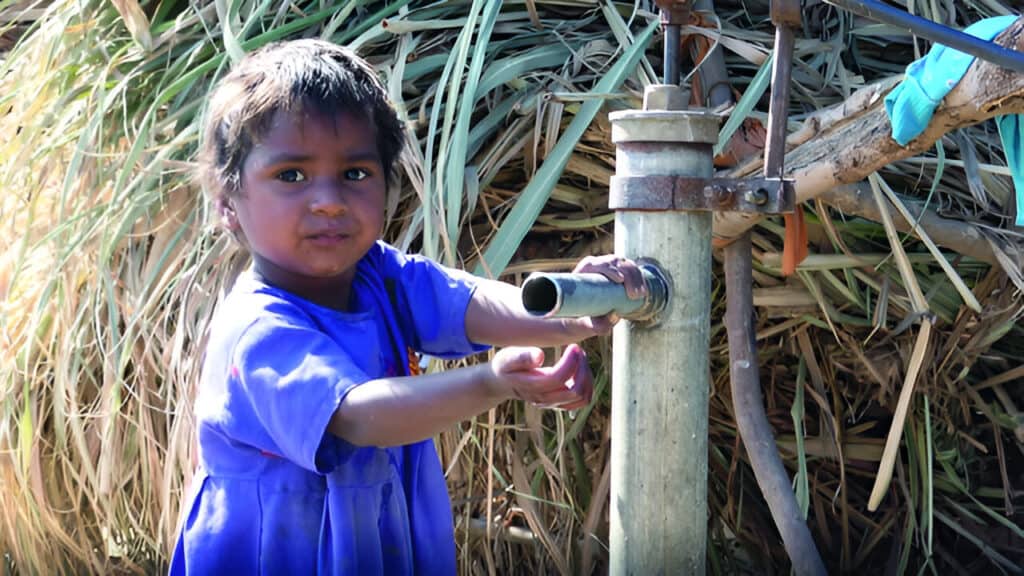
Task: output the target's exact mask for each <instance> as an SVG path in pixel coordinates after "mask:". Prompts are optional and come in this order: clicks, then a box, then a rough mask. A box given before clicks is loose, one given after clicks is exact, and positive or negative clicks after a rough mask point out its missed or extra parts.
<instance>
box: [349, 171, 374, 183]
mask: <svg viewBox="0 0 1024 576" xmlns="http://www.w3.org/2000/svg"><path fill="white" fill-rule="evenodd" d="M369 177H370V173H369V172H367V171H366V170H364V169H362V168H352V169H350V170H346V171H345V179H346V180H356V181H359V180H364V179H366V178H369Z"/></svg>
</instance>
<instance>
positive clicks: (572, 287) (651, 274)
mask: <svg viewBox="0 0 1024 576" xmlns="http://www.w3.org/2000/svg"><path fill="white" fill-rule="evenodd" d="M640 271H641V272H642V273H643V278H644V284H646V286H647V296H646V297H644V298H642V299H641V298H638V299H636V300H632V299H630V298H629V297H628V296H627V295H626V289H625V287H623V285H622V284H619V283H617V282H612V281H611V280H609V279H608V278H606V277H604V276H603V275H601V274H590V273H583V274H547V273H542V272H535V273H533V274H530V276H528V277H527V278H526V281H525V282H524V283H523V288H522V298H523V307H524V308H526V311H527V312H529V313H530V314H533V315H534V316H542V317H544V318H580V317H584V316H604V315H605V314H610V313H613V312H614V313H615V314H616V315H618V316H619V317H621V318H626V319H628V320H632V321H634V322H652V321H654V320H655V319H656V318H657V315H658V313H659V312H661V311H662V310H663V309H664V308H665V305H666V304H667V303H668V298H669V283H668V279H667V277H666V276H665V274H664V273H663V272H662V271H661V269H660V268H659V267H658V266H656V265H655V264H652V263H641V264H640Z"/></svg>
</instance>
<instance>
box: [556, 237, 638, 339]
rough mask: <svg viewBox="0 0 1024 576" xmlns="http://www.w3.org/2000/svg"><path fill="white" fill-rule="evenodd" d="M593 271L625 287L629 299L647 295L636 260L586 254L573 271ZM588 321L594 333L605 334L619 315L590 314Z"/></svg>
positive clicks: (609, 255)
mask: <svg viewBox="0 0 1024 576" xmlns="http://www.w3.org/2000/svg"><path fill="white" fill-rule="evenodd" d="M584 272H586V273H594V274H601V275H603V276H604V277H605V278H608V279H609V280H611V281H612V282H618V283H619V284H622V285H623V286H624V287H625V288H626V296H627V297H629V299H630V300H639V299H642V298H645V297H646V296H647V284H645V283H644V278H643V273H642V272H641V271H640V267H639V266H638V265H637V263H636V262H634V261H632V260H630V259H629V258H624V257H622V256H615V255H614V254H606V255H604V256H587V257H586V258H584V259H582V260H580V262H579V263H578V264H576V268H574V269H573V273H577V274H579V273H584ZM586 320H588V321H589V323H590V326H591V328H592V329H593V330H594V332H595V333H596V334H607V333H609V332H611V329H612V326H614V325H615V323H616V322H618V321H619V317H618V316H617V315H615V314H614V313H612V314H606V315H604V316H591V317H590V318H587V319H586Z"/></svg>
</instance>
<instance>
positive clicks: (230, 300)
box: [170, 40, 644, 575]
mask: <svg viewBox="0 0 1024 576" xmlns="http://www.w3.org/2000/svg"><path fill="white" fill-rule="evenodd" d="M402 146H403V130H402V127H401V124H400V122H399V119H398V117H397V116H396V114H395V112H394V111H393V109H392V108H391V107H390V106H389V104H388V102H387V100H386V95H385V91H384V89H383V87H382V86H381V84H380V83H379V81H378V80H377V78H376V76H375V75H374V73H373V70H372V69H371V68H370V67H369V66H368V65H367V64H365V63H364V62H363V61H362V60H360V59H359V58H358V57H356V56H355V55H354V54H352V53H351V52H349V51H347V50H345V49H342V48H340V47H338V46H335V45H332V44H330V43H327V42H323V41H317V40H300V41H293V42H286V43H278V44H274V45H270V46H267V47H266V48H263V49H261V50H259V51H257V52H255V53H253V54H250V55H249V56H248V57H246V58H245V59H244V60H243V61H242V62H241V63H239V64H238V66H237V67H236V68H235V69H234V70H233V71H232V72H231V73H229V74H228V75H227V76H226V77H224V78H223V79H222V80H221V82H220V84H219V86H218V88H217V89H216V90H215V92H214V94H213V96H212V100H211V102H210V105H209V110H208V113H207V126H206V130H205V134H204V141H203V144H202V154H201V157H202V166H203V177H204V179H205V185H206V187H207V189H208V191H209V192H211V194H212V195H213V197H214V200H215V203H216V206H217V209H218V211H219V214H220V217H221V219H222V223H223V225H224V226H225V227H226V228H227V229H229V230H230V231H231V232H232V233H233V234H234V235H235V237H236V238H237V239H238V240H239V241H240V242H241V243H242V244H243V245H244V246H245V247H246V248H247V249H248V250H249V251H250V253H251V255H252V259H253V265H252V267H251V269H250V270H248V271H246V272H245V273H244V274H243V275H242V276H241V277H240V278H239V279H238V280H237V282H236V284H235V286H234V287H233V288H232V290H231V292H230V294H229V295H228V296H227V297H226V299H225V300H224V301H223V302H222V303H221V305H220V307H219V309H218V312H217V315H216V318H215V319H214V321H213V324H212V326H211V329H210V338H209V343H208V344H207V349H206V356H205V360H204V365H203V372H202V380H201V383H200V386H199V392H198V397H197V400H196V407H195V411H196V417H197V425H198V436H199V448H200V452H199V453H200V456H199V460H200V466H199V468H198V470H197V471H196V475H195V477H194V479H193V482H192V488H191V494H190V496H189V498H188V500H187V501H186V502H185V506H184V509H183V512H182V513H183V521H184V523H183V526H182V530H181V534H180V536H179V539H178V543H177V547H176V549H175V552H174V557H173V559H172V562H171V570H170V571H171V573H172V574H186V573H189V574H257V573H259V574H311V573H320V574H359V575H365V574H389V575H391V574H449V575H450V574H454V573H455V542H454V535H453V525H452V516H451V508H450V503H449V500H448V494H447V490H446V487H445V479H444V475H443V473H442V470H441V466H440V463H439V461H438V457H437V454H436V452H435V450H434V444H433V441H432V440H431V437H432V436H434V435H435V434H437V433H438V432H440V431H442V430H445V429H446V428H449V427H451V426H453V425H455V424H456V423H458V422H459V421H461V420H463V419H465V418H469V417H472V416H474V415H476V414H478V413H480V412H483V411H486V410H488V409H490V408H492V407H494V406H495V405H497V404H499V403H500V402H502V401H504V400H506V399H511V398H519V399H522V400H525V401H529V402H533V403H536V404H538V405H545V406H557V407H561V408H565V409H574V408H579V407H582V406H584V405H586V404H587V403H588V402H589V401H590V395H591V391H592V378H591V374H590V371H589V368H588V366H587V359H586V357H585V355H584V353H583V352H582V350H581V349H580V348H579V347H578V346H576V345H570V346H568V347H567V348H566V349H565V352H564V353H563V355H562V357H561V358H559V359H558V361H557V362H555V363H554V365H553V366H550V367H544V366H543V361H544V358H543V353H542V352H541V350H540V349H539V348H505V349H503V350H500V351H499V352H497V353H496V354H495V355H494V358H493V360H492V361H491V362H489V363H484V364H480V365H476V366H472V367H468V368H462V369H457V370H449V371H446V372H443V373H438V374H430V375H423V376H412V375H411V374H410V372H411V371H412V372H415V370H414V369H413V367H414V364H413V357H412V356H410V354H409V351H410V350H412V351H415V352H418V353H426V354H431V355H434V356H438V357H442V358H457V357H460V356H465V355H468V354H473V353H476V352H480V351H481V350H484V349H486V347H487V346H513V345H533V346H551V345H560V344H569V343H571V342H575V341H578V340H580V339H583V338H587V337H589V336H592V335H594V334H598V333H604V332H607V331H608V330H609V328H610V326H611V324H612V323H613V322H614V320H615V319H614V318H588V319H579V320H575V319H573V320H544V319H538V318H533V317H531V316H530V315H528V314H527V313H526V311H525V310H524V309H523V308H522V305H521V302H520V296H519V289H518V288H516V287H514V286H511V285H508V284H503V283H500V282H496V281H490V280H483V279H479V278H475V277H473V276H471V275H469V274H466V273H462V272H458V271H455V270H451V269H448V268H444V267H442V266H439V265H437V264H435V263H433V262H431V261H429V260H427V259H425V258H422V257H418V256H407V255H403V254H401V253H399V252H398V251H397V250H396V249H394V248H392V247H390V246H388V245H387V244H384V243H383V242H381V241H380V240H379V236H380V234H381V230H382V227H383V224H384V206H385V191H386V189H387V183H388V179H389V176H390V175H391V170H392V167H393V165H394V164H395V161H396V159H397V158H398V156H399V154H400V152H401V149H402ZM577 271H591V272H600V273H603V274H605V275H606V276H608V277H609V278H611V279H613V280H614V281H617V282H622V283H624V285H625V287H626V290H627V293H629V294H630V296H631V297H634V298H637V297H642V295H643V291H644V287H643V282H642V280H641V277H640V273H639V269H638V268H637V267H636V265H635V264H634V263H632V262H630V261H627V260H624V259H616V258H612V257H602V258H589V259H586V260H584V261H583V262H582V263H581V264H580V265H579V266H577Z"/></svg>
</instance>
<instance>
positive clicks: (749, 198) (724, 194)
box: [608, 176, 795, 214]
mask: <svg viewBox="0 0 1024 576" xmlns="http://www.w3.org/2000/svg"><path fill="white" fill-rule="evenodd" d="M794 198H795V194H794V190H793V181H792V180H784V179H780V178H743V179H734V178H691V177H687V176H612V179H611V186H610V189H609V193H608V207H609V208H611V209H612V210H662V211H666V210H667V211H716V212H756V213H759V214H783V213H788V212H792V211H793V204H794Z"/></svg>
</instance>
